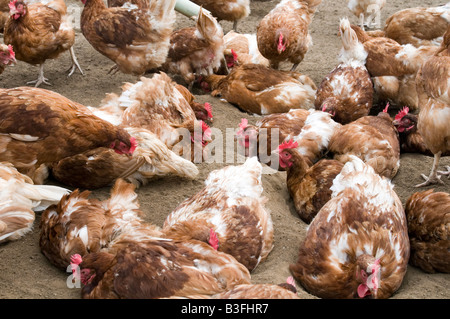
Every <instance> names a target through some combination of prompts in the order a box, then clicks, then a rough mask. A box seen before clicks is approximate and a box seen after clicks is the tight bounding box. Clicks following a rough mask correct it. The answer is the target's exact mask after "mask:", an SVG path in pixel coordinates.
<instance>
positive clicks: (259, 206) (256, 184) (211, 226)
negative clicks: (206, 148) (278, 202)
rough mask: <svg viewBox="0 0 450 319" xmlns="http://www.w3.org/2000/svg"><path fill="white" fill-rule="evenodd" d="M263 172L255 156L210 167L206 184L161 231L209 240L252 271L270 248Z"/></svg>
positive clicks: (270, 219)
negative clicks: (240, 162) (237, 164)
mask: <svg viewBox="0 0 450 319" xmlns="http://www.w3.org/2000/svg"><path fill="white" fill-rule="evenodd" d="M261 173H262V166H261V164H260V163H259V162H258V160H257V159H256V157H252V158H249V159H247V160H246V162H245V163H244V164H243V165H239V166H227V167H225V168H223V169H218V170H215V171H213V172H211V173H210V174H209V176H208V178H207V179H206V181H205V187H204V188H203V189H202V190H201V191H200V192H198V193H197V194H195V195H193V196H192V197H191V198H189V199H187V200H185V201H184V202H183V203H181V204H180V205H179V206H178V207H177V208H176V209H175V210H174V211H172V212H171V213H170V214H169V216H167V218H166V220H165V222H164V226H163V228H162V231H163V233H164V234H165V235H166V236H168V237H170V238H177V239H180V240H182V239H196V240H200V241H203V242H205V243H210V244H211V245H213V246H215V248H216V249H217V250H219V251H222V252H224V253H228V254H230V255H232V256H233V257H235V258H236V260H237V261H239V262H240V263H242V264H243V265H244V266H246V267H247V268H248V269H249V270H250V271H251V270H253V269H255V268H256V266H257V265H258V264H259V263H260V262H261V261H263V260H264V259H266V258H267V255H268V254H269V252H270V251H271V250H272V248H273V224H272V217H271V215H270V212H269V211H268V210H267V209H266V208H265V206H264V204H265V202H266V199H265V198H264V197H263V196H262V192H263V188H262V184H261Z"/></svg>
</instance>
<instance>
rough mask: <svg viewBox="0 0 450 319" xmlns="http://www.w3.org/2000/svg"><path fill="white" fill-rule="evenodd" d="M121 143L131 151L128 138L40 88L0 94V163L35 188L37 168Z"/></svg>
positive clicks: (39, 182) (65, 99)
mask: <svg viewBox="0 0 450 319" xmlns="http://www.w3.org/2000/svg"><path fill="white" fill-rule="evenodd" d="M116 141H120V142H122V143H124V144H125V145H127V146H128V147H131V144H132V142H131V136H130V134H128V132H126V131H125V130H123V129H122V128H119V127H116V126H114V125H112V124H110V123H109V122H106V121H104V120H102V119H100V118H98V117H97V116H94V115H93V114H92V113H91V112H90V111H89V110H88V109H87V108H86V107H85V106H83V105H81V104H79V103H76V102H73V101H71V100H69V99H67V98H65V97H64V96H62V95H60V94H58V93H55V92H52V91H48V90H44V89H39V88H30V87H17V88H12V89H2V90H0V149H1V150H2V151H1V153H0V160H2V161H8V162H11V163H13V164H14V165H15V166H16V167H17V169H18V170H19V171H20V172H21V173H24V174H27V175H29V176H30V177H31V178H32V179H33V180H34V181H35V183H37V184H41V183H42V182H43V176H35V175H34V174H35V172H36V170H37V169H38V168H39V166H40V165H41V164H49V163H52V162H55V161H58V160H60V159H62V158H65V157H67V156H71V155H75V154H78V153H81V152H84V151H86V150H89V149H93V148H97V147H101V146H105V147H111V144H112V143H116Z"/></svg>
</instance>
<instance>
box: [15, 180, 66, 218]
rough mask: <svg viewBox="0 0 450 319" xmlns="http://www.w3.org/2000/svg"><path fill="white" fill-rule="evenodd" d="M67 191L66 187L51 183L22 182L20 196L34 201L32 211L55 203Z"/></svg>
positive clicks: (40, 209)
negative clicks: (34, 183)
mask: <svg viewBox="0 0 450 319" xmlns="http://www.w3.org/2000/svg"><path fill="white" fill-rule="evenodd" d="M69 193H70V190H68V189H67V188H63V187H59V186H53V185H33V184H24V185H23V187H22V188H21V189H20V194H21V195H22V196H24V197H26V198H28V199H30V200H32V201H33V202H34V205H33V207H32V209H33V210H34V211H42V210H44V209H46V208H47V207H48V206H50V205H52V204H57V203H58V202H59V201H60V200H61V197H63V196H64V195H66V194H69Z"/></svg>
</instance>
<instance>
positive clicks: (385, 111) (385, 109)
mask: <svg viewBox="0 0 450 319" xmlns="http://www.w3.org/2000/svg"><path fill="white" fill-rule="evenodd" d="M388 109H389V102H388V103H387V104H386V107H385V108H384V110H383V112H384V113H387V112H388Z"/></svg>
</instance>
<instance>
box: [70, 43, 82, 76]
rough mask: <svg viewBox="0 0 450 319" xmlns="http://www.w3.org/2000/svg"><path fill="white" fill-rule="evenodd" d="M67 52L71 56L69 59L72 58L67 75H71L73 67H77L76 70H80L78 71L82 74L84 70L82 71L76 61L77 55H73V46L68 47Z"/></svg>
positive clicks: (73, 70)
mask: <svg viewBox="0 0 450 319" xmlns="http://www.w3.org/2000/svg"><path fill="white" fill-rule="evenodd" d="M69 52H70V57H71V59H72V67H71V68H70V71H69V75H68V76H71V75H72V74H73V72H75V69H78V70H79V71H80V73H81V74H82V75H84V72H83V70H82V69H81V67H80V64H79V63H78V60H77V57H76V56H75V52H74V50H73V46H72V47H70V50H69Z"/></svg>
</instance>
